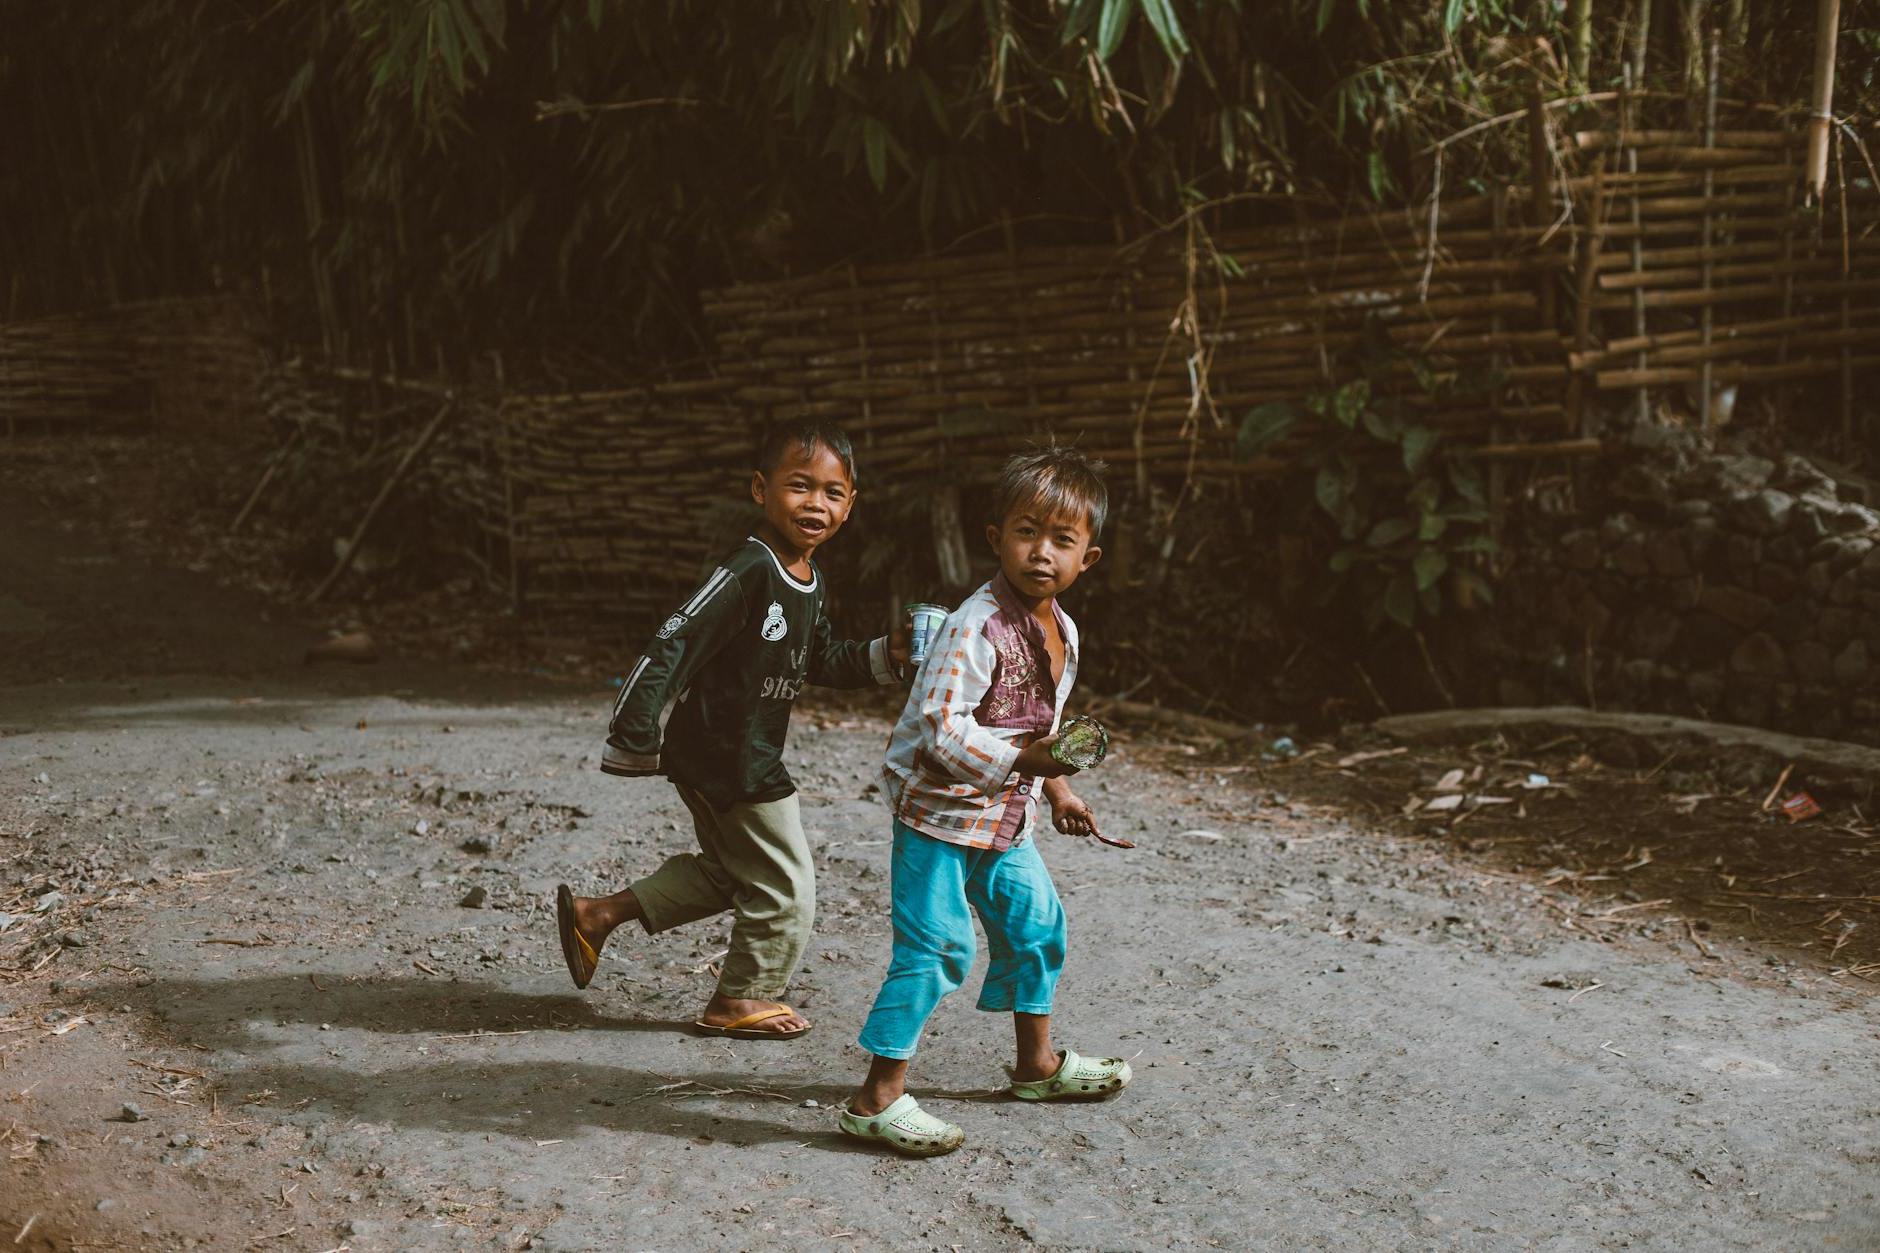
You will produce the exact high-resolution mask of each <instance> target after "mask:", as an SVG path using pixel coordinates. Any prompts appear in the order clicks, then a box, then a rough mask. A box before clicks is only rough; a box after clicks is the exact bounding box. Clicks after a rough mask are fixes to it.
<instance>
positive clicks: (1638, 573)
mask: <svg viewBox="0 0 1880 1253" xmlns="http://www.w3.org/2000/svg"><path fill="white" fill-rule="evenodd" d="M1612 564H1613V565H1615V566H1617V567H1618V569H1619V573H1621V574H1623V575H1626V576H1628V577H1630V578H1634V579H1642V578H1644V577H1645V576H1646V575H1648V574H1650V573H1651V572H1652V565H1651V560H1650V558H1649V557H1647V556H1646V550H1645V537H1644V536H1643V535H1628V536H1626V537H1625V538H1624V539H1622V540H1620V541H1619V546H1618V547H1617V548H1615V549H1614V550H1613V553H1612Z"/></svg>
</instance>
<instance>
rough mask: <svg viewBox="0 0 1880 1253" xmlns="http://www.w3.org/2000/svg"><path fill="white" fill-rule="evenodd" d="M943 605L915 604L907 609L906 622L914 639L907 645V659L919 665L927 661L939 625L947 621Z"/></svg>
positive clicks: (937, 633)
mask: <svg viewBox="0 0 1880 1253" xmlns="http://www.w3.org/2000/svg"><path fill="white" fill-rule="evenodd" d="M947 612H948V611H947V607H946V606H945V605H928V604H915V605H909V606H908V607H907V620H908V624H909V626H910V627H912V629H913V633H914V639H913V642H912V644H910V645H909V659H910V660H911V661H912V662H913V663H914V664H915V665H917V666H918V665H919V664H920V663H921V662H923V661H925V660H927V652H928V650H929V649H931V648H932V647H933V641H934V637H935V636H937V635H939V634H940V624H941V623H943V622H945V621H946V620H947Z"/></svg>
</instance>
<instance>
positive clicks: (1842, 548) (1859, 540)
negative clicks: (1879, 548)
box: [1828, 535, 1874, 574]
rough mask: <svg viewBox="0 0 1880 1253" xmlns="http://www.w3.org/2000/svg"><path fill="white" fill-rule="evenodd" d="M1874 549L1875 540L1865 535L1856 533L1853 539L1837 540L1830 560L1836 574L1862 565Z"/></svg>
mask: <svg viewBox="0 0 1880 1253" xmlns="http://www.w3.org/2000/svg"><path fill="white" fill-rule="evenodd" d="M1872 551H1874V542H1873V541H1872V540H1870V539H1868V538H1867V537H1865V536H1863V535H1856V536H1854V537H1853V538H1852V539H1843V540H1837V541H1835V551H1834V554H1833V555H1832V556H1831V557H1829V558H1828V562H1829V564H1830V565H1832V566H1833V567H1834V572H1835V573H1836V574H1841V573H1844V572H1845V571H1848V570H1851V569H1853V568H1854V567H1855V566H1858V565H1860V564H1861V562H1863V561H1865V560H1866V559H1867V554H1868V553H1870V552H1872Z"/></svg>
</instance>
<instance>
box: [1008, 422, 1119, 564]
mask: <svg viewBox="0 0 1880 1253" xmlns="http://www.w3.org/2000/svg"><path fill="white" fill-rule="evenodd" d="M1108 470H1109V467H1108V466H1106V465H1104V464H1103V463H1102V462H1101V461H1098V460H1096V459H1095V458H1093V457H1087V456H1085V455H1084V454H1083V453H1081V452H1079V451H1078V450H1077V449H1075V448H1063V447H1060V446H1058V445H1056V444H1053V445H1051V446H1050V447H1048V448H1038V449H1034V450H1033V451H1031V452H1022V453H1018V454H1016V455H1014V456H1012V457H1009V458H1007V459H1006V462H1005V465H1004V466H1003V467H1001V468H1000V470H999V482H998V487H997V489H996V492H995V495H994V496H993V501H992V507H993V511H994V518H995V520H996V521H998V522H1000V523H1001V524H1002V523H1004V521H1005V520H1006V519H1007V518H1009V517H1011V516H1012V512H1013V511H1014V510H1016V509H1023V508H1025V507H1026V506H1028V505H1033V506H1036V507H1037V508H1038V510H1039V513H1040V515H1041V517H1043V518H1050V517H1056V516H1058V515H1061V514H1082V515H1083V516H1084V517H1086V518H1088V519H1089V521H1090V538H1091V540H1092V541H1093V542H1094V541H1095V540H1096V538H1097V536H1099V535H1101V534H1102V533H1103V523H1104V521H1105V520H1106V519H1107V518H1108V517H1109V513H1110V489H1109V488H1108V487H1106V486H1104V483H1103V475H1104V474H1105V472H1107V471H1108Z"/></svg>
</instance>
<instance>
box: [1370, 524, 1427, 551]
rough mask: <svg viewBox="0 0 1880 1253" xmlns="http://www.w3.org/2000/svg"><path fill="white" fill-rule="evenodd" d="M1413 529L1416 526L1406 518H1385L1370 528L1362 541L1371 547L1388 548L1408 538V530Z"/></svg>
mask: <svg viewBox="0 0 1880 1253" xmlns="http://www.w3.org/2000/svg"><path fill="white" fill-rule="evenodd" d="M1414 530H1416V527H1415V526H1414V525H1413V524H1412V523H1411V521H1410V519H1408V518H1385V519H1384V520H1383V521H1382V522H1380V523H1378V524H1377V525H1376V526H1374V527H1372V528H1371V533H1370V534H1369V535H1367V536H1365V538H1364V542H1365V543H1367V544H1369V545H1370V546H1371V547H1373V548H1389V547H1390V546H1391V545H1392V544H1395V543H1396V542H1397V541H1399V540H1402V539H1407V538H1409V535H1410V532H1412V531H1414Z"/></svg>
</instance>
